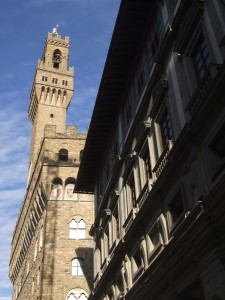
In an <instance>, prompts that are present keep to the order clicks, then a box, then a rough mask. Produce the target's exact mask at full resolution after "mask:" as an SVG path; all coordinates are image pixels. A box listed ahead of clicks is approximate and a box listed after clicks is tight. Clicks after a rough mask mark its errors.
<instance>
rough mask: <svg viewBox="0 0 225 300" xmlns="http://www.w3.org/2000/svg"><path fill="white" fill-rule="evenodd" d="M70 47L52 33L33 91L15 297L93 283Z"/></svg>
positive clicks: (67, 292)
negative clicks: (72, 120)
mask: <svg viewBox="0 0 225 300" xmlns="http://www.w3.org/2000/svg"><path fill="white" fill-rule="evenodd" d="M68 54H69V38H68V37H65V38H62V37H61V36H60V35H58V34H57V35H54V34H51V33H49V34H48V37H47V40H46V45H45V49H44V53H43V57H42V60H41V61H39V62H38V66H37V70H36V74H35V78H34V83H33V87H32V91H31V100H30V107H29V116H30V119H31V122H32V125H33V129H32V141H31V153H30V168H29V173H28V182H27V191H26V195H25V198H24V201H23V204H22V208H21V210H20V214H19V217H18V221H17V224H16V227H15V230H14V235H13V241H12V250H11V260H10V271H9V275H10V279H11V281H12V283H13V296H12V299H13V300H15V299H19V300H26V299H42V300H50V299H54V300H61V299H65V300H67V299H68V300H73V299H81V300H82V299H87V297H88V295H89V294H90V290H91V289H92V278H93V271H92V265H93V263H92V251H93V250H92V238H91V237H90V236H89V230H90V227H91V224H92V223H93V214H94V209H93V197H92V195H88V194H76V193H74V186H75V183H76V176H77V173H78V168H79V165H80V160H81V158H82V150H83V148H84V144H85V140H86V134H80V133H78V132H77V128H76V127H75V126H66V110H67V108H68V105H69V103H70V100H71V98H72V95H73V68H68Z"/></svg>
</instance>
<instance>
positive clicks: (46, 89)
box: [28, 32, 74, 165]
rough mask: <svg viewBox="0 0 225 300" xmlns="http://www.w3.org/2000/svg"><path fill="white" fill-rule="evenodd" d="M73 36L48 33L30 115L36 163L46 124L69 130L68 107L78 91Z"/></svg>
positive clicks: (33, 88)
mask: <svg viewBox="0 0 225 300" xmlns="http://www.w3.org/2000/svg"><path fill="white" fill-rule="evenodd" d="M69 47H70V43H69V37H68V36H65V37H62V36H61V35H60V34H54V33H50V32H49V33H48V35H47V38H46V42H45V47H44V51H43V55H42V59H41V60H38V64H37V69H36V72H35V76H34V82H33V86H32V90H31V95H30V106H29V110H28V115H29V118H30V120H31V123H32V125H33V128H32V130H33V132H32V142H31V153H30V161H31V162H32V164H33V165H34V162H35V160H36V158H37V153H38V150H39V148H40V143H41V141H42V138H43V137H44V130H45V125H54V126H56V131H57V132H58V133H65V131H66V111H67V108H68V106H69V104H70V101H71V98H72V96H73V91H74V68H73V67H69V66H68V60H69Z"/></svg>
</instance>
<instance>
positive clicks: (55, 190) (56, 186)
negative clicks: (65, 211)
mask: <svg viewBox="0 0 225 300" xmlns="http://www.w3.org/2000/svg"><path fill="white" fill-rule="evenodd" d="M50 200H62V180H61V179H60V178H55V179H54V180H53V182H52V192H51V197H50Z"/></svg>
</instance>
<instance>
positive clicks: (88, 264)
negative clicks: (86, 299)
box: [75, 247, 93, 291]
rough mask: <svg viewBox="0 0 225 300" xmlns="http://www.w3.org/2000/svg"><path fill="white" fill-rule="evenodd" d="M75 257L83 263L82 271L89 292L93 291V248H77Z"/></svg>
mask: <svg viewBox="0 0 225 300" xmlns="http://www.w3.org/2000/svg"><path fill="white" fill-rule="evenodd" d="M75 255H76V256H77V257H78V258H81V259H83V261H84V264H83V267H82V271H83V274H84V276H85V278H86V280H87V284H88V287H89V289H90V291H91V290H92V289H93V248H87V247H79V248H77V249H75Z"/></svg>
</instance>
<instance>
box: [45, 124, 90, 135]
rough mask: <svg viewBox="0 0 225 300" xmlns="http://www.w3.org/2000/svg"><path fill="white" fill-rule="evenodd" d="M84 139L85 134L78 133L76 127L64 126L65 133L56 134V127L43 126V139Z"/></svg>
mask: <svg viewBox="0 0 225 300" xmlns="http://www.w3.org/2000/svg"><path fill="white" fill-rule="evenodd" d="M78 136H79V137H80V138H82V137H84V138H85V137H86V134H85V133H78V132H77V126H72V125H68V126H66V132H65V133H59V132H56V125H49V124H47V125H45V129H44V137H45V138H77V137H78Z"/></svg>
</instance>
